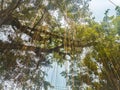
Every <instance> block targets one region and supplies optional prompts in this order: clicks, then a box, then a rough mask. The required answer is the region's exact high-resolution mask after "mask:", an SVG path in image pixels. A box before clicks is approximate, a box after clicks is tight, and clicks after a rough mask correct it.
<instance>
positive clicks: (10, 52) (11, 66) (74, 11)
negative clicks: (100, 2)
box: [0, 0, 94, 89]
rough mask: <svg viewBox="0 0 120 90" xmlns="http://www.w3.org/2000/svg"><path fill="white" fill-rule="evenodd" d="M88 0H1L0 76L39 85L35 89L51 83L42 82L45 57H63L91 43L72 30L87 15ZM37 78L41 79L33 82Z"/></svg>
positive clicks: (47, 61) (26, 84)
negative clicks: (52, 55) (3, 38)
mask: <svg viewBox="0 0 120 90" xmlns="http://www.w3.org/2000/svg"><path fill="white" fill-rule="evenodd" d="M89 1H90V0H46V1H44V0H9V1H8V0H1V2H0V3H1V4H0V7H1V10H0V27H1V29H0V32H1V34H2V36H1V38H2V37H6V40H0V45H1V48H0V60H1V64H0V66H1V67H0V69H1V75H2V76H1V77H3V79H5V80H10V79H14V81H15V82H18V83H20V84H21V85H23V86H26V88H28V87H31V86H28V83H27V82H26V81H28V80H29V79H30V82H29V83H33V84H32V85H38V86H37V87H36V88H38V89H39V88H40V87H43V86H44V85H48V86H50V84H49V83H47V82H46V81H44V75H45V72H44V71H42V69H41V67H43V66H48V65H49V64H50V61H51V60H49V59H48V58H47V56H48V55H49V54H50V53H52V54H54V55H55V56H56V54H57V55H59V56H60V57H61V58H63V57H64V56H65V55H67V54H68V55H70V54H71V51H73V50H75V49H77V48H83V47H87V46H91V45H92V44H93V43H94V42H85V41H84V38H83V39H80V38H79V37H77V36H76V33H77V32H76V29H75V27H76V25H78V24H81V25H82V23H83V24H85V22H86V17H90V16H89V9H88V2H89ZM62 20H64V21H62ZM61 22H62V23H65V24H64V25H62V23H61ZM81 22H82V23H81ZM83 28H84V27H83ZM81 29H82V28H81ZM72 32H73V33H72ZM67 34H69V36H67ZM82 41H83V42H82ZM62 49H63V50H62ZM72 54H73V52H72ZM60 57H59V58H60ZM37 70H39V71H40V72H38V71H37ZM31 73H37V74H35V75H32V74H31ZM38 77H39V79H40V80H38V84H36V80H37V79H38ZM39 86H40V87H39ZM45 87H46V86H45ZM23 89H24V87H23ZM46 89H47V88H46Z"/></svg>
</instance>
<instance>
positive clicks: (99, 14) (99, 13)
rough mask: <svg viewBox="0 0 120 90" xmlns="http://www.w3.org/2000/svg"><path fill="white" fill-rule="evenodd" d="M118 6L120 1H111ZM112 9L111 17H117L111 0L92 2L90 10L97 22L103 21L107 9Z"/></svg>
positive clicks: (93, 0)
mask: <svg viewBox="0 0 120 90" xmlns="http://www.w3.org/2000/svg"><path fill="white" fill-rule="evenodd" d="M111 1H112V2H114V3H115V4H116V5H120V0H111ZM108 8H109V9H110V13H109V15H115V6H114V5H113V4H112V3H111V2H110V1H109V0H92V1H91V2H90V10H91V11H92V12H93V16H95V18H96V20H97V21H101V20H102V18H103V16H104V12H105V10H107V9H108Z"/></svg>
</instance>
